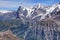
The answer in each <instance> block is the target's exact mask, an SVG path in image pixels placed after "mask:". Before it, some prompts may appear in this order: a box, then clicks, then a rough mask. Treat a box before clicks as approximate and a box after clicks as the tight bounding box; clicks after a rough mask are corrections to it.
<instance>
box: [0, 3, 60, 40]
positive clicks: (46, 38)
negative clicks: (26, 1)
mask: <svg viewBox="0 0 60 40" xmlns="http://www.w3.org/2000/svg"><path fill="white" fill-rule="evenodd" d="M0 40H60V3H57V4H54V5H52V6H43V5H41V4H37V5H35V6H34V7H32V8H25V7H22V6H19V8H18V10H17V11H8V12H0Z"/></svg>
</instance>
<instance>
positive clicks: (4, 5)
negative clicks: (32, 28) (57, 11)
mask: <svg viewBox="0 0 60 40" xmlns="http://www.w3.org/2000/svg"><path fill="white" fill-rule="evenodd" d="M58 2H60V0H0V10H17V8H18V7H19V6H20V5H22V6H25V7H30V6H32V5H34V4H36V3H41V4H43V5H53V4H55V3H58Z"/></svg>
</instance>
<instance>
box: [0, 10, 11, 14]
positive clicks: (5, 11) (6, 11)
mask: <svg viewBox="0 0 60 40" xmlns="http://www.w3.org/2000/svg"><path fill="white" fill-rule="evenodd" d="M0 12H1V13H8V12H12V11H8V10H0Z"/></svg>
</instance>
